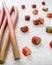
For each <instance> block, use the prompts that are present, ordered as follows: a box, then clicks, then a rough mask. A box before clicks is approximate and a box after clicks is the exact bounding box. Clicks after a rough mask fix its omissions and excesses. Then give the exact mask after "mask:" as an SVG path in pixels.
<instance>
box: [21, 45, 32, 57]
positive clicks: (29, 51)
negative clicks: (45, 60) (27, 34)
mask: <svg viewBox="0 0 52 65" xmlns="http://www.w3.org/2000/svg"><path fill="white" fill-rule="evenodd" d="M22 53H23V54H24V55H25V56H28V55H30V54H31V50H30V49H29V48H28V47H27V46H25V47H23V49H22Z"/></svg>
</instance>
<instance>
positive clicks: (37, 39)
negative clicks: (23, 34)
mask: <svg viewBox="0 0 52 65" xmlns="http://www.w3.org/2000/svg"><path fill="white" fill-rule="evenodd" d="M40 42H41V38H40V37H38V36H33V37H32V43H33V44H35V45H38V44H39V43H40Z"/></svg>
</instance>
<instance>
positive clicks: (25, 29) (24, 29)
mask: <svg viewBox="0 0 52 65" xmlns="http://www.w3.org/2000/svg"><path fill="white" fill-rule="evenodd" d="M20 29H21V31H22V32H24V33H25V32H27V31H28V30H29V28H28V26H23V27H21V28H20Z"/></svg>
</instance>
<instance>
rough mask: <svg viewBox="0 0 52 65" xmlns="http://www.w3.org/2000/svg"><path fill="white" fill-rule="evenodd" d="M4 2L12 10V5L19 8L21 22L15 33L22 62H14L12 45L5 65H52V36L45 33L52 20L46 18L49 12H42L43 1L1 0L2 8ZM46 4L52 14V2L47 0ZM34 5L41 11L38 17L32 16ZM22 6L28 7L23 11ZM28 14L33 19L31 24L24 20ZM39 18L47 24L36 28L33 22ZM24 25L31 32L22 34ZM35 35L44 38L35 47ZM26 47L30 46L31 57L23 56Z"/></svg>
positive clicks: (51, 24)
mask: <svg viewBox="0 0 52 65" xmlns="http://www.w3.org/2000/svg"><path fill="white" fill-rule="evenodd" d="M2 1H5V2H6V4H7V6H8V8H10V6H12V5H15V6H17V8H18V14H19V20H18V23H17V26H16V28H15V33H16V37H17V41H18V46H19V51H20V56H21V59H20V60H17V61H15V60H14V58H13V52H12V47H11V44H10V45H9V49H8V52H7V56H6V59H5V63H4V64H3V65H52V49H51V48H50V47H49V42H50V41H51V40H52V34H48V33H46V32H45V28H46V26H52V19H48V18H47V17H46V14H47V12H46V13H45V12H43V11H42V7H43V6H42V5H41V2H42V1H43V0H0V8H1V6H2ZM45 2H46V7H48V8H49V11H48V12H52V7H51V6H52V0H45ZM32 3H35V4H37V9H38V10H39V14H38V15H33V14H32V10H33V9H32V8H31V4H32ZM22 4H25V5H26V9H25V10H22V9H21V5H22ZM27 14H29V15H30V17H31V20H30V21H29V22H26V21H25V20H24V16H25V15H27ZM39 16H42V17H43V18H44V19H45V23H44V25H39V26H34V25H33V22H32V21H33V19H36V18H38V17H39ZM23 25H28V26H29V32H27V33H22V32H21V31H20V27H21V26H23ZM5 35H6V34H5ZM34 35H38V36H40V37H41V38H42V41H41V43H40V44H39V45H38V46H35V45H33V44H32V42H31V38H32V36H34ZM24 46H28V47H29V48H30V49H31V51H32V54H31V55H30V56H27V57H25V56H24V55H23V54H22V48H23V47H24Z"/></svg>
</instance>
